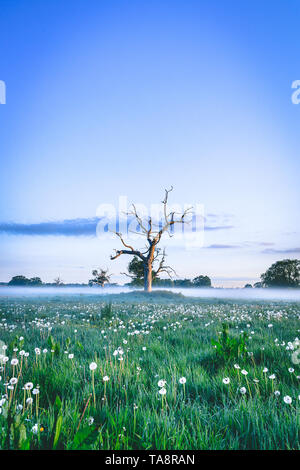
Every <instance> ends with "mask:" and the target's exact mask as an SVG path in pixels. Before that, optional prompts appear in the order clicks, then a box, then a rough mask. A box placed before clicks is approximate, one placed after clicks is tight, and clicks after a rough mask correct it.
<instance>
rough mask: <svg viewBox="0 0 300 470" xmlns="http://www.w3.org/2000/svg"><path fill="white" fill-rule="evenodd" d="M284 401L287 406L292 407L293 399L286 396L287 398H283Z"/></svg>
mask: <svg viewBox="0 0 300 470" xmlns="http://www.w3.org/2000/svg"><path fill="white" fill-rule="evenodd" d="M283 401H284V403H286V404H287V405H290V404H291V403H292V398H291V397H290V396H289V395H286V396H285V397H283Z"/></svg>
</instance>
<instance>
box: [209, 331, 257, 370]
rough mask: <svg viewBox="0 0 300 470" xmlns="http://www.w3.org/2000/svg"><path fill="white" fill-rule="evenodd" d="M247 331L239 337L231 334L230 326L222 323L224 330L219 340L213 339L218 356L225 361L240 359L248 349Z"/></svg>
mask: <svg viewBox="0 0 300 470" xmlns="http://www.w3.org/2000/svg"><path fill="white" fill-rule="evenodd" d="M247 339H248V335H247V333H245V332H243V333H242V334H241V335H240V336H239V337H237V338H236V337H234V336H231V337H230V336H229V326H228V325H227V324H226V323H223V324H222V332H221V334H220V335H219V338H218V340H214V339H213V340H212V341H211V343H212V345H213V346H214V347H215V349H216V353H217V356H218V357H219V358H221V359H223V360H225V361H228V360H230V359H239V358H240V357H241V356H243V355H245V353H246V351H247V346H246V341H247Z"/></svg>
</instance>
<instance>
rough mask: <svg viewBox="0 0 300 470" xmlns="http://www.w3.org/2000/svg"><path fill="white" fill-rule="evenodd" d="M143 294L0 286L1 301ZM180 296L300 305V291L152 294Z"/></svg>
mask: <svg viewBox="0 0 300 470" xmlns="http://www.w3.org/2000/svg"><path fill="white" fill-rule="evenodd" d="M138 290H140V291H142V290H141V289H137V288H130V287H127V286H118V287H103V288H100V287H7V286H3V287H0V298H4V297H52V296H55V297H57V296H59V297H64V296H78V295H80V296H89V295H92V296H95V295H96V296H99V297H101V296H103V295H110V294H123V293H129V292H133V291H138ZM166 290H167V291H170V292H174V293H181V294H182V295H184V296H185V297H194V298H203V299H205V298H214V299H237V300H276V301H285V302H286V301H291V302H300V289H284V288H282V289H272V288H268V289H250V288H249V289H245V288H231V289H230V288H228V289H227V288H201V289H200V288H199V289H197V288H190V289H189V288H179V287H178V288H176V287H174V288H167V289H163V288H154V289H153V291H158V292H159V291H166Z"/></svg>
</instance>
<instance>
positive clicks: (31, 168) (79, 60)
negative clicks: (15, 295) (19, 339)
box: [0, 0, 300, 286]
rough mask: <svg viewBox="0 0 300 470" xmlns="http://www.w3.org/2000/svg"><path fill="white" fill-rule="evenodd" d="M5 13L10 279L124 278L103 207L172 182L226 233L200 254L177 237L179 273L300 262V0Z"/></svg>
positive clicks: (57, 7)
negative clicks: (297, 98)
mask: <svg viewBox="0 0 300 470" xmlns="http://www.w3.org/2000/svg"><path fill="white" fill-rule="evenodd" d="M0 6H1V17H0V41H1V48H0V80H4V81H5V83H6V92H7V96H6V104H5V105H0V132H1V134H0V136H1V138H0V195H1V197H0V280H2V281H7V280H9V279H10V277H11V276H13V275H16V274H25V275H28V276H34V275H39V276H41V277H42V279H43V280H45V281H51V280H52V279H53V278H54V277H56V276H57V275H60V276H61V277H62V278H63V279H64V280H65V281H69V282H75V281H80V282H85V281H87V280H88V279H89V277H90V272H91V270H92V269H93V268H94V267H96V266H105V267H109V269H110V271H111V272H112V273H113V274H114V276H113V280H115V281H119V282H122V281H125V280H126V278H124V276H120V274H119V273H120V272H122V271H124V270H125V269H126V266H127V264H128V262H129V261H130V260H129V259H128V257H120V258H118V260H116V261H111V260H110V259H109V256H110V254H111V253H112V251H113V248H118V247H119V242H118V240H116V241H115V242H113V241H111V240H107V239H105V238H103V239H99V238H97V237H95V234H94V232H93V223H94V222H93V220H94V218H95V217H96V212H97V207H98V206H99V205H100V204H102V203H111V204H115V205H116V204H117V203H118V198H119V196H121V195H126V196H127V198H128V201H129V202H140V203H144V204H146V205H150V204H151V203H158V202H159V201H161V199H162V197H163V192H164V188H165V187H170V185H173V186H174V191H173V193H172V197H171V196H170V199H172V202H174V203H179V204H184V203H191V204H196V203H201V204H203V205H204V209H205V214H206V216H207V223H206V225H207V228H208V229H209V227H210V226H211V224H214V225H215V226H218V227H219V229H218V230H206V231H205V244H204V247H203V248H199V249H198V250H185V249H184V247H182V246H180V245H178V244H172V243H171V242H170V241H168V240H166V246H167V250H168V262H169V264H171V265H172V266H173V267H174V268H175V269H176V271H177V272H178V274H179V275H180V277H193V276H196V275H197V274H208V275H209V276H211V277H212V278H213V279H214V284H215V285H224V286H228V285H244V283H245V281H247V280H249V281H253V280H258V278H259V276H260V274H261V273H262V272H264V271H265V270H266V268H267V267H268V266H270V265H271V264H272V263H273V262H274V261H276V260H278V259H284V258H287V257H289V258H297V257H298V258H299V256H300V239H299V228H300V227H299V225H300V224H299V199H300V198H299V192H300V190H299V170H300V163H299V125H300V105H295V104H293V103H292V101H291V95H292V91H293V90H292V88H291V85H292V82H293V81H294V80H297V79H300V70H299V59H298V57H299V14H300V5H299V2H298V1H296V0H295V1H293V0H290V1H289V2H285V1H283V0H282V1H276V2H268V1H265V2H261V1H255V0H254V1H253V0H252V1H243V2H241V1H238V0H236V1H230V0H225V1H224V0H222V1H221V0H220V1H216V0H214V1H184V2H183V1H176V0H175V1H174V0H172V1H171V0H169V1H168V0H165V1H155V0H153V1H149V2H141V1H134V0H133V1H123V0H119V1H101V2H99V1H93V0H90V1H88V2H86V1H81V0H76V1H66V0H62V1H55V0H51V1H48V0H43V2H40V1H38V0H35V1H33V0H27V1H26V2H23V1H20V0H19V1H16V0H0ZM228 226H230V228H228ZM78 227H79V228H78ZM222 227H223V228H222Z"/></svg>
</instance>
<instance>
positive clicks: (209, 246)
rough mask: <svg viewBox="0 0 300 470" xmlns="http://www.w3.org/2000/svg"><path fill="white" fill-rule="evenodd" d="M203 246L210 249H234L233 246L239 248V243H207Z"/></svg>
mask: <svg viewBox="0 0 300 470" xmlns="http://www.w3.org/2000/svg"><path fill="white" fill-rule="evenodd" d="M205 248H209V249H212V250H223V249H226V250H227V249H231V248H232V249H233V248H234V249H235V248H240V245H222V244H220V245H219V244H214V245H208V246H206V247H205Z"/></svg>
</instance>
